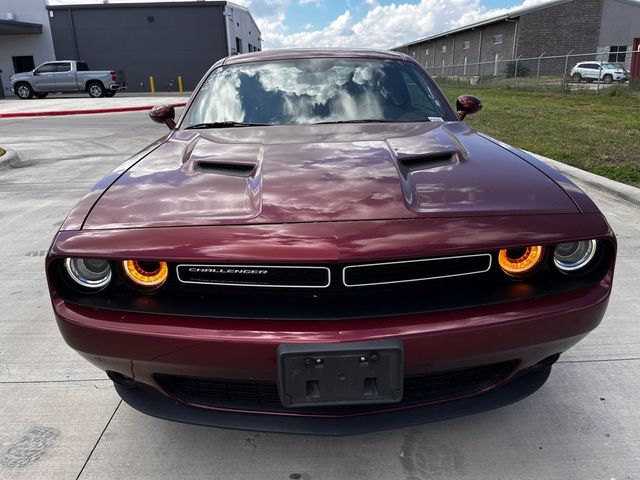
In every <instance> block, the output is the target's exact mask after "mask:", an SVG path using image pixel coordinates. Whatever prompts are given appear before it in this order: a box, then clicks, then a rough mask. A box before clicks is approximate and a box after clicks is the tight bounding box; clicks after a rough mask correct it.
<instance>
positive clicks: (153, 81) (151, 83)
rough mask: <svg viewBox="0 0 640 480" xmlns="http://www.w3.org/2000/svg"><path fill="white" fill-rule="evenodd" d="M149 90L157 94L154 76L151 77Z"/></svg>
mask: <svg viewBox="0 0 640 480" xmlns="http://www.w3.org/2000/svg"><path fill="white" fill-rule="evenodd" d="M149 88H150V89H151V93H156V81H155V80H154V79H153V75H150V76H149Z"/></svg>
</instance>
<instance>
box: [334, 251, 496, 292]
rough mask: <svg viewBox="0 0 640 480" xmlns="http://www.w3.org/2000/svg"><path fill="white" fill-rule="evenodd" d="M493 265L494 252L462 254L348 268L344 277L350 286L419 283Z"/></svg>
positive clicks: (475, 271) (482, 271)
mask: <svg viewBox="0 0 640 480" xmlns="http://www.w3.org/2000/svg"><path fill="white" fill-rule="evenodd" d="M490 268H491V255H490V254H488V253H482V254H478V255H462V256H457V257H444V258H428V259H424V260H406V261H400V262H384V263H371V264H366V265H351V266H348V267H344V269H343V271H342V280H343V283H344V285H345V286H347V287H362V286H369V285H387V284H391V283H406V282H418V281H421V280H435V279H439V278H449V277H460V276H463V275H473V274H475V273H484V272H487V271H489V269H490Z"/></svg>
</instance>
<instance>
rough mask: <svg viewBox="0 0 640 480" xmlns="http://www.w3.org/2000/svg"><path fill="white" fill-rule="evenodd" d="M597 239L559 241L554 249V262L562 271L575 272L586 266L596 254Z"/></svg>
mask: <svg viewBox="0 0 640 480" xmlns="http://www.w3.org/2000/svg"><path fill="white" fill-rule="evenodd" d="M597 246H598V244H597V242H596V241H595V240H582V241H579V242H569V243H559V244H558V245H556V248H555V249H554V251H553V263H554V264H555V266H556V267H558V269H559V270H560V271H562V272H574V271H576V270H580V269H581V268H584V267H586V266H587V265H588V264H589V262H591V260H593V257H594V256H595V254H596V249H597Z"/></svg>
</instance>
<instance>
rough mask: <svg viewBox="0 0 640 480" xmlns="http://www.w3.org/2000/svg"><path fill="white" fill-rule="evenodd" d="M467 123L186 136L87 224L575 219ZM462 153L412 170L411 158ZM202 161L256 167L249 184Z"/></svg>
mask: <svg viewBox="0 0 640 480" xmlns="http://www.w3.org/2000/svg"><path fill="white" fill-rule="evenodd" d="M459 125H460V124H456V123H452V124H448V123H443V122H431V123H428V124H424V125H416V124H406V126H405V125H404V124H403V125H393V124H386V125H384V126H381V125H372V124H363V125H341V126H340V128H337V127H336V126H334V125H316V126H280V127H277V126H276V127H248V128H235V129H223V130H220V131H218V130H209V131H206V132H205V131H201V132H200V133H194V132H193V131H182V132H178V133H177V134H175V135H174V136H173V137H172V138H171V139H170V140H169V141H168V142H166V143H165V144H164V145H162V146H161V147H160V148H158V149H157V150H155V151H154V152H153V153H151V154H150V155H149V156H147V157H146V158H144V159H142V160H141V161H139V162H138V163H137V164H136V165H134V166H133V167H132V168H131V169H129V170H128V171H127V172H126V173H125V174H124V175H122V176H121V177H120V178H119V179H118V181H117V182H116V183H115V184H114V185H113V186H112V187H111V188H110V189H109V190H108V191H107V192H106V193H105V194H104V195H103V197H102V198H101V199H100V201H99V202H98V204H97V205H96V206H95V208H94V209H93V210H92V212H91V214H90V216H89V218H88V220H87V222H86V224H85V228H121V227H159V226H172V225H173V226H180V225H182V226H186V225H212V224H221V223H234V224H241V223H281V222H324V221H348V220H376V219H386V218H396V219H398V218H418V217H422V216H425V215H427V216H469V215H476V214H478V213H481V214H483V215H493V216H495V215H510V214H514V213H518V214H535V213H570V212H575V211H576V210H577V209H576V207H575V205H574V203H573V202H572V201H571V199H570V198H569V197H568V196H567V194H565V193H564V192H563V191H562V190H561V189H560V188H559V187H558V186H557V185H556V184H555V183H554V182H553V181H552V180H551V179H549V178H548V177H547V176H545V175H543V174H541V173H540V172H539V171H538V170H537V169H536V168H533V167H532V166H531V165H530V164H528V163H527V162H525V161H523V160H522V159H519V158H518V157H515V156H514V155H512V154H511V153H509V152H507V151H506V150H504V149H503V148H500V147H499V146H497V145H495V144H493V143H491V142H490V141H488V140H486V139H484V138H482V137H480V136H478V135H476V134H475V133H473V131H471V130H469V129H463V130H461V129H460V127H459ZM437 154H453V155H455V156H456V161H455V162H453V163H452V164H451V165H447V166H444V167H443V166H439V167H437V168H431V167H430V166H429V165H428V164H426V165H425V167H424V168H420V169H418V170H417V171H411V172H410V174H408V175H406V172H405V174H403V172H402V171H401V166H400V164H399V162H402V161H403V159H404V158H406V157H407V156H414V157H415V156H421V155H424V156H425V157H428V156H429V155H437ZM198 162H213V163H214V164H216V163H220V162H222V163H229V164H243V165H256V170H255V171H254V172H253V174H252V175H251V176H250V177H249V178H241V177H237V176H231V175H224V174H217V173H207V172H199V171H197V168H196V165H197V164H198Z"/></svg>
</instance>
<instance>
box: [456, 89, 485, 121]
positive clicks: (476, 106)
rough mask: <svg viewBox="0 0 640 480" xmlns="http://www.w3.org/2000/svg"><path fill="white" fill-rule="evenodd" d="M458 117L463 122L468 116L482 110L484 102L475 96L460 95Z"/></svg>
mask: <svg viewBox="0 0 640 480" xmlns="http://www.w3.org/2000/svg"><path fill="white" fill-rule="evenodd" d="M456 110H457V112H456V116H457V117H458V120H460V121H462V120H464V118H465V117H466V116H467V115H473V114H474V113H478V112H479V111H480V110H482V101H481V100H480V99H479V98H478V97H475V96H473V95H460V96H459V97H458V98H457V100H456Z"/></svg>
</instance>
